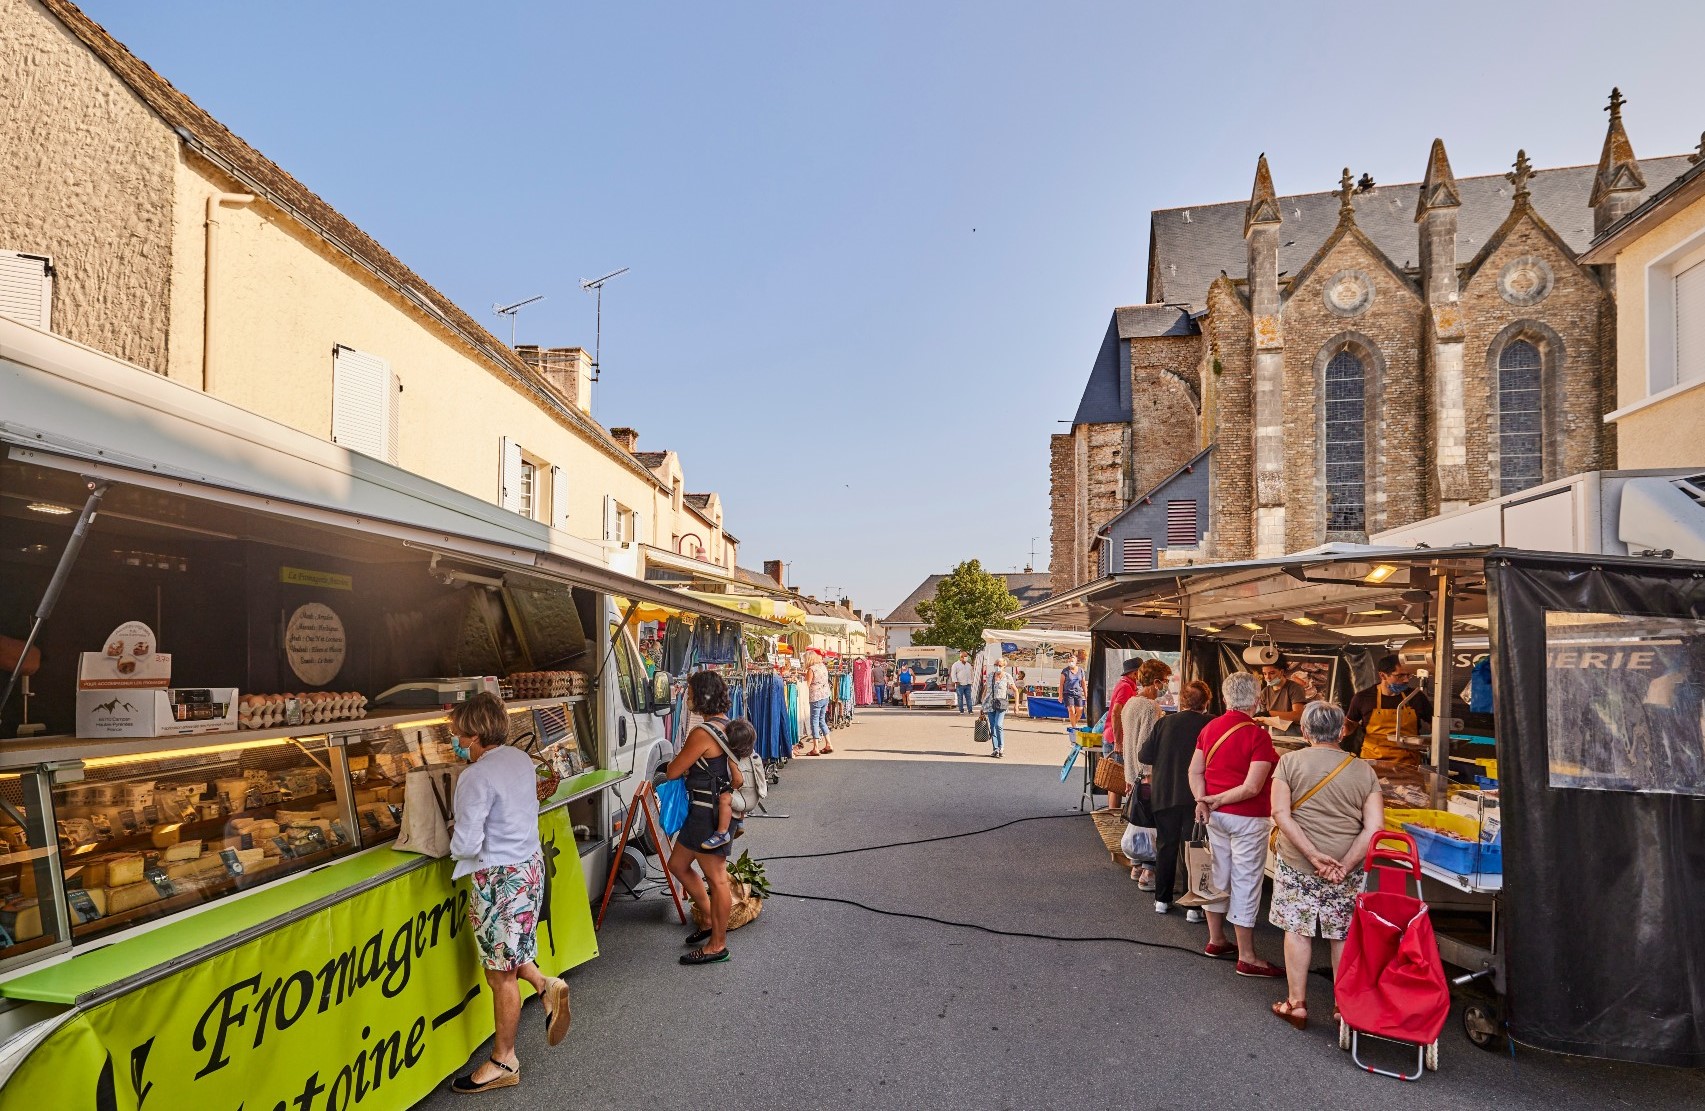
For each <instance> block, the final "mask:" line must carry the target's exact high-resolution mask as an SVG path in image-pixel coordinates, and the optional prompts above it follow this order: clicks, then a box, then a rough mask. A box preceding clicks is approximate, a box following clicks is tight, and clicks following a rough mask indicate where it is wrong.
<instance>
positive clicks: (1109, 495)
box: [1078, 424, 1131, 582]
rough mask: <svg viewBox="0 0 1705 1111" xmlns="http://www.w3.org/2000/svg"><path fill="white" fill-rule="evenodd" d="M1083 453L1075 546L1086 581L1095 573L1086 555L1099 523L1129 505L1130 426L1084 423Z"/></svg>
mask: <svg viewBox="0 0 1705 1111" xmlns="http://www.w3.org/2000/svg"><path fill="white" fill-rule="evenodd" d="M1081 431H1082V433H1083V434H1084V446H1085V449H1086V450H1085V453H1084V456H1083V457H1082V465H1083V472H1082V475H1081V476H1080V479H1079V481H1080V482H1081V483H1082V484H1083V505H1084V517H1083V536H1082V540H1081V546H1080V547H1079V548H1078V565H1079V566H1080V567H1081V568H1082V569H1083V576H1084V578H1083V580H1082V581H1084V582H1087V581H1088V580H1090V579H1092V578H1094V577H1095V575H1096V570H1097V569H1096V567H1095V566H1094V565H1093V563H1092V562H1091V560H1090V557H1089V542H1090V540H1091V538H1093V537H1094V536H1095V532H1096V530H1097V529H1099V528H1100V527H1101V526H1102V525H1105V524H1106V523H1107V522H1108V521H1111V520H1112V519H1113V518H1114V517H1116V516H1118V515H1119V513H1120V511H1121V510H1123V509H1124V508H1125V506H1126V505H1128V504H1130V496H1129V492H1128V491H1129V485H1130V484H1129V476H1128V474H1127V473H1126V469H1125V468H1126V466H1127V465H1128V461H1129V458H1130V446H1129V445H1130V440H1131V426H1130V425H1128V424H1087V425H1083V426H1081Z"/></svg>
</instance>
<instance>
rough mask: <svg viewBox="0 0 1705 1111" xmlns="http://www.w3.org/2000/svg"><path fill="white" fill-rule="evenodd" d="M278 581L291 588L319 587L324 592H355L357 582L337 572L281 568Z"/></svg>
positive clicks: (304, 568)
mask: <svg viewBox="0 0 1705 1111" xmlns="http://www.w3.org/2000/svg"><path fill="white" fill-rule="evenodd" d="M278 581H279V582H281V583H289V584H290V585H291V586H317V587H320V588H322V589H324V590H353V589H355V580H354V579H352V578H350V577H349V576H348V575H340V574H338V573H337V572H336V571H310V570H308V569H307V568H306V567H280V568H279V569H278Z"/></svg>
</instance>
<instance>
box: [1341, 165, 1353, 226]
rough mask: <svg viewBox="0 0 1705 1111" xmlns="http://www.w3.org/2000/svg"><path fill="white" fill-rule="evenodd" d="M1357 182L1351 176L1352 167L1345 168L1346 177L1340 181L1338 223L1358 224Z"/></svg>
mask: <svg viewBox="0 0 1705 1111" xmlns="http://www.w3.org/2000/svg"><path fill="white" fill-rule="evenodd" d="M1355 195H1356V181H1355V179H1354V178H1352V177H1351V176H1350V167H1348V166H1345V167H1344V176H1343V177H1341V178H1339V179H1338V222H1339V223H1340V224H1353V223H1355V222H1356V202H1355V200H1354V199H1353V198H1354V197H1355Z"/></svg>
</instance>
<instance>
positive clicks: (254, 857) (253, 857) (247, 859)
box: [237, 849, 266, 872]
mask: <svg viewBox="0 0 1705 1111" xmlns="http://www.w3.org/2000/svg"><path fill="white" fill-rule="evenodd" d="M237 863H238V864H241V865H242V866H243V870H244V871H245V872H248V871H253V870H254V869H256V868H264V867H266V850H265V849H238V850H237Z"/></svg>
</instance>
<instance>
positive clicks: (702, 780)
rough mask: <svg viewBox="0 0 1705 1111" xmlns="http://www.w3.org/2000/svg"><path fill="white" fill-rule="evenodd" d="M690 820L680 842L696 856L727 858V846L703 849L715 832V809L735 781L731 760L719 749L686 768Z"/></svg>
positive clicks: (684, 825)
mask: <svg viewBox="0 0 1705 1111" xmlns="http://www.w3.org/2000/svg"><path fill="white" fill-rule="evenodd" d="M685 778H686V781H687V820H686V823H685V824H683V825H682V826H681V833H680V837H679V838H678V840H679V841H680V843H681V844H683V845H685V846H687V847H688V848H689V849H691V850H693V851H694V852H696V853H704V854H706V855H709V856H720V857H722V858H723V859H724V860H726V859H727V858H728V848H729V846H728V845H724V846H722V847H721V848H720V849H701V848H699V846H700V845H702V844H704V841H705V838H707V837H709V836H710V835H711V834H713V833H715V832H716V825H717V823H716V810H717V803H718V801H719V800H720V798H721V796H722V795H723V794H724V793H725V792H726V791H728V790H729V789H730V787H731V785H732V784H733V782H734V780H733V777H732V776H730V775H729V774H728V757H727V755H725V754H724V753H723V752H722V751H721V750H720V749H719V750H718V751H717V754H716V755H715V756H701V757H699V758H698V759H697V760H695V761H693V765H692V766H691V767H689V768H688V769H687V774H686V777H685Z"/></svg>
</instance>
